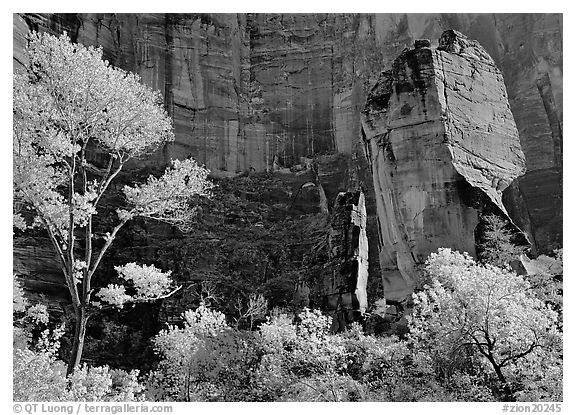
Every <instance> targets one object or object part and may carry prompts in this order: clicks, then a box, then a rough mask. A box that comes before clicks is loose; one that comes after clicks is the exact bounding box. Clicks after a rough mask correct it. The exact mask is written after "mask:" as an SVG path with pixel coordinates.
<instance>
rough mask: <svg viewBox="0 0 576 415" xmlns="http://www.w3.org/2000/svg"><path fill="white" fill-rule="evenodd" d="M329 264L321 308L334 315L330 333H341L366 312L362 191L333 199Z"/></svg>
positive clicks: (364, 216)
mask: <svg viewBox="0 0 576 415" xmlns="http://www.w3.org/2000/svg"><path fill="white" fill-rule="evenodd" d="M328 258H329V260H328V262H327V263H326V264H325V266H324V269H323V272H322V281H321V288H320V295H321V296H322V298H323V302H324V304H323V308H324V309H326V310H328V311H330V312H333V313H334V314H333V315H334V320H333V324H332V329H333V330H335V331H336V330H342V329H344V328H345V327H346V325H347V324H348V323H350V322H352V321H355V320H358V318H359V315H361V314H363V313H364V311H366V307H367V295H366V284H367V281H368V237H367V235H366V205H365V199H364V193H362V191H355V192H342V193H340V194H338V196H337V197H336V201H335V203H334V209H333V211H332V216H331V220H330V233H329V236H328Z"/></svg>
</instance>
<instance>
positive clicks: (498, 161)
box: [362, 30, 525, 300]
mask: <svg viewBox="0 0 576 415" xmlns="http://www.w3.org/2000/svg"><path fill="white" fill-rule="evenodd" d="M415 46H416V47H415V48H414V49H406V50H404V52H402V54H401V55H400V56H399V57H398V58H397V59H396V60H395V61H394V64H393V65H392V69H391V70H390V71H387V72H384V73H383V74H382V76H381V78H380V80H379V81H378V83H376V85H375V86H374V88H373V89H372V91H371V92H370V94H369V96H368V101H367V106H366V109H365V111H364V113H363V122H362V125H363V136H364V137H365V143H366V150H367V156H368V158H369V159H370V164H371V167H372V173H373V180H374V190H375V193H376V204H377V207H378V217H379V227H380V238H381V240H380V266H381V270H382V275H383V281H384V293H385V296H386V298H387V299H392V300H399V299H402V298H404V297H406V296H407V295H409V294H410V293H411V292H412V290H413V287H414V284H415V282H416V280H417V277H418V267H419V266H420V265H421V264H423V262H424V261H425V259H426V258H427V256H428V255H429V254H430V253H431V252H433V251H435V250H436V249H437V248H440V247H450V248H454V249H457V250H459V251H466V252H468V253H470V254H471V255H473V256H474V255H475V251H476V249H475V230H476V227H477V225H478V223H479V215H480V214H481V213H483V212H484V211H486V210H490V211H492V210H497V211H498V212H500V213H501V214H502V215H504V216H506V217H507V211H506V208H505V207H504V205H503V203H502V192H503V191H504V189H506V188H507V187H508V185H509V184H510V183H511V182H512V181H513V180H514V179H516V178H517V177H518V176H520V175H522V174H523V173H524V171H525V168H524V164H525V161H524V154H523V153H522V149H521V146H520V140H519V137H518V132H517V130H516V125H515V123H514V118H513V117H512V113H511V111H510V106H509V104H508V99H507V94H506V89H505V86H504V81H503V78H502V75H501V73H500V71H499V70H498V68H497V67H496V65H495V64H494V61H493V60H492V58H491V57H490V56H489V55H488V53H487V52H486V51H485V50H484V49H483V48H482V47H481V46H480V45H479V44H478V42H476V41H472V40H469V39H467V38H466V37H465V36H464V35H462V34H461V33H459V32H456V31H453V30H449V31H446V32H444V33H443V34H442V37H441V38H440V40H439V46H438V48H437V49H432V48H431V47H430V42H429V41H417V42H415Z"/></svg>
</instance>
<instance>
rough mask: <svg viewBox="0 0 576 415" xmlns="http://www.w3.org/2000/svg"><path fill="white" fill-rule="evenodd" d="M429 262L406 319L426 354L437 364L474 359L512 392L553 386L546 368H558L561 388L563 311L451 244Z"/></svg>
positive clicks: (506, 393) (513, 276) (520, 281)
mask: <svg viewBox="0 0 576 415" xmlns="http://www.w3.org/2000/svg"><path fill="white" fill-rule="evenodd" d="M426 269H427V271H428V273H429V275H430V279H431V282H430V283H429V284H428V285H426V286H425V288H424V290H423V291H422V292H420V293H417V294H414V303H415V305H414V312H413V315H412V316H411V318H410V323H409V327H410V336H411V338H412V340H413V342H414V344H415V345H416V346H417V347H418V348H420V349H422V350H423V351H424V354H425V355H428V356H429V357H430V358H431V359H432V360H433V361H435V362H436V364H437V365H440V366H445V365H449V364H451V363H452V362H455V361H456V362H458V361H466V360H467V361H468V362H470V359H472V361H473V362H476V363H477V364H479V367H480V368H482V367H485V368H487V369H488V373H489V372H491V373H493V374H495V375H496V377H497V382H498V383H499V384H500V388H501V390H502V391H503V392H504V396H505V397H506V398H508V399H513V393H514V392H517V391H519V390H521V389H523V388H524V387H525V386H526V385H527V384H531V385H532V384H535V383H539V384H542V385H544V386H545V387H547V388H550V384H548V385H546V384H547V383H550V382H545V381H544V380H543V379H544V378H545V372H548V373H555V374H558V373H560V384H558V383H556V384H554V386H552V389H554V388H556V393H561V389H562V387H561V365H562V362H561V345H562V339H561V333H559V332H558V330H557V328H556V320H557V318H558V316H557V314H556V313H555V312H554V311H552V310H551V309H550V308H549V307H547V306H546V305H545V304H544V303H543V302H542V301H541V300H539V299H538V298H536V295H535V294H534V293H532V292H531V290H530V286H529V284H528V283H527V282H526V281H525V280H524V279H523V278H522V277H520V276H518V275H516V274H515V273H513V272H509V271H505V270H502V269H500V268H497V267H494V266H491V265H480V264H476V263H475V262H474V260H473V259H472V258H470V256H468V255H467V254H460V253H458V252H452V251H451V250H450V249H440V250H439V251H438V253H434V254H431V255H430V258H429V259H428V262H427V265H426ZM558 351H560V353H558ZM554 376H556V375H554ZM556 381H558V377H556ZM514 385H515V386H514ZM513 386H514V387H513ZM549 398H550V397H549Z"/></svg>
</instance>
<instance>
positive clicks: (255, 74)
mask: <svg viewBox="0 0 576 415" xmlns="http://www.w3.org/2000/svg"><path fill="white" fill-rule="evenodd" d="M446 29H456V30H459V31H461V32H463V33H465V34H467V35H468V37H469V38H473V39H477V40H478V41H479V43H480V44H481V45H482V46H483V47H484V49H485V50H486V51H487V52H488V53H489V55H490V56H492V58H493V59H494V62H495V64H496V66H497V67H498V68H500V70H501V71H502V75H503V79H504V83H505V85H506V89H507V92H508V97H509V100H510V107H511V110H512V114H513V116H514V119H515V120H516V124H517V126H518V132H519V137H520V143H521V147H522V150H523V152H524V154H525V158H526V173H525V174H524V175H523V176H521V177H520V178H519V179H516V180H514V181H513V182H512V183H511V184H510V186H508V188H507V190H506V191H505V192H504V195H503V196H504V197H503V200H504V205H505V207H506V209H507V210H508V212H509V214H510V216H511V217H512V219H513V220H514V222H515V223H517V224H518V225H519V226H520V227H521V228H522V229H523V230H525V231H526V232H527V233H528V236H529V237H530V239H531V240H532V241H533V242H534V246H535V247H536V248H537V249H538V250H540V251H541V252H549V251H550V250H551V249H553V248H555V247H558V246H560V245H561V242H562V187H561V186H562V180H561V178H562V145H561V143H562V110H563V108H562V15H558V14H551V15H536V14H512V15H505V14H375V15H374V14H294V15H286V14H187V15H179V14H31V13H28V14H15V15H14V31H13V33H14V68H15V69H18V68H19V67H20V66H21V65H22V63H23V60H24V55H23V53H22V51H23V49H24V45H25V35H26V33H27V32H28V31H29V30H40V31H49V32H52V33H61V32H63V31H67V32H68V34H69V36H70V37H71V39H72V40H73V41H77V42H80V43H83V44H86V45H101V46H102V47H103V51H104V56H105V58H106V59H108V60H109V61H110V62H111V63H112V64H113V65H116V66H119V67H122V68H123V69H126V70H130V71H134V72H137V73H139V74H140V76H141V77H142V79H143V81H144V82H145V83H147V84H149V85H151V86H152V87H154V88H156V89H159V90H160V91H162V93H163V95H164V101H165V106H166V108H167V110H168V111H169V113H170V114H171V115H172V117H173V119H174V127H175V133H176V141H175V142H174V143H172V144H170V145H168V146H166V147H165V148H163V149H162V150H160V151H158V152H157V153H156V154H155V155H154V156H153V157H152V158H149V159H146V160H141V161H138V164H136V163H134V164H133V166H132V167H134V168H136V167H142V166H149V165H150V166H151V167H154V166H155V167H158V166H163V165H165V164H166V163H167V161H168V160H169V159H170V158H185V157H188V156H192V157H194V158H195V159H197V160H198V161H199V162H201V163H204V164H206V166H207V167H209V168H210V169H211V170H212V171H213V174H214V175H215V176H220V177H222V176H233V175H236V174H238V173H240V172H252V171H255V172H261V171H270V172H274V171H279V172H285V173H286V172H290V171H292V174H294V175H296V176H295V177H296V178H297V177H299V176H297V174H298V173H297V172H299V171H302V169H304V170H305V169H306V168H307V166H310V165H311V164H312V162H313V163H315V165H316V177H317V180H319V181H320V183H321V185H322V188H323V189H324V190H325V194H326V198H327V200H328V201H329V204H330V205H331V204H332V201H334V200H335V199H336V196H337V195H338V193H339V192H342V191H348V190H357V189H360V188H361V189H363V190H364V194H365V196H366V213H367V226H366V229H367V236H368V241H369V245H370V250H369V264H370V271H369V272H370V275H371V278H375V277H376V276H377V275H378V274H379V273H380V270H379V266H378V264H379V259H378V252H381V250H380V244H381V241H379V237H378V229H379V227H380V225H378V214H377V207H376V206H377V205H376V193H375V192H374V185H373V183H372V175H371V173H370V170H369V167H368V163H367V161H366V159H365V157H364V148H363V144H362V138H361V117H360V114H361V110H362V109H363V108H364V104H365V102H366V99H367V96H368V93H369V91H370V89H371V88H372V86H373V85H374V83H375V82H376V81H377V79H378V77H379V74H380V72H382V71H383V70H390V69H392V62H393V61H394V59H395V58H396V57H397V56H398V55H400V53H401V52H402V50H403V49H404V48H405V47H409V46H411V45H412V44H413V42H414V40H415V39H419V38H429V39H432V42H433V44H432V46H436V39H438V38H439V36H440V34H441V33H442V32H443V31H444V30H446ZM464 82H465V80H464ZM302 184H303V183H302ZM380 220H382V218H381V219H380Z"/></svg>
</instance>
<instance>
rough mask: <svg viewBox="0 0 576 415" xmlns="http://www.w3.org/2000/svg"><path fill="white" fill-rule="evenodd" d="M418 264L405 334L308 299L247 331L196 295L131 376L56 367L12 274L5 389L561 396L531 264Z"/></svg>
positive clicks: (186, 394) (273, 396)
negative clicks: (340, 323) (382, 330)
mask: <svg viewBox="0 0 576 415" xmlns="http://www.w3.org/2000/svg"><path fill="white" fill-rule="evenodd" d="M560 255H561V254H560ZM558 258H560V256H559V257H558ZM558 258H557V259H555V260H553V261H552V260H547V259H545V258H539V259H538V260H537V262H535V263H533V264H532V266H533V269H539V270H540V271H541V273H540V276H542V275H544V274H545V272H544V271H545V270H548V271H547V272H550V273H554V274H555V275H557V274H558V272H560V273H561V262H559V259H558ZM527 264H529V263H527ZM559 264H560V265H559ZM548 265H550V266H548ZM529 268H530V267H529ZM542 270H544V271H542ZM426 271H427V280H426V281H425V284H424V288H423V289H422V291H420V292H418V293H416V294H415V295H414V310H413V313H412V316H411V317H410V319H409V324H408V329H409V333H408V335H407V336H406V337H405V338H402V339H400V338H398V337H395V336H373V335H367V334H365V333H364V332H363V330H362V327H361V326H360V325H358V324H353V325H352V326H351V327H350V328H349V330H347V331H345V332H343V333H332V332H330V320H329V318H328V317H326V316H324V315H323V314H322V313H321V312H320V311H318V310H309V309H303V310H302V311H300V312H299V313H297V314H296V315H295V314H293V313H291V314H288V313H283V312H281V311H277V310H276V311H273V312H272V313H271V315H269V316H268V317H267V320H266V322H264V323H262V324H260V325H259V327H258V328H257V329H256V330H239V329H238V326H237V325H236V326H235V327H233V326H231V325H229V324H228V323H227V319H226V316H225V315H224V314H223V313H222V312H220V311H217V310H215V309H211V308H210V307H207V306H206V305H204V304H201V306H200V307H198V308H197V309H196V310H188V311H186V312H185V313H184V315H183V319H184V324H183V326H182V327H176V326H171V327H168V328H166V329H165V330H162V331H161V332H160V333H159V334H158V335H157V336H156V337H155V338H154V339H153V344H154V348H155V352H156V353H157V355H158V358H159V362H158V364H157V365H156V367H155V368H154V370H152V371H151V372H150V373H148V374H146V375H144V376H141V377H140V380H139V379H138V371H132V372H125V371H121V370H113V369H110V368H108V367H106V366H104V367H89V366H86V365H84V366H82V367H81V368H79V369H78V370H77V371H75V372H74V374H73V375H71V376H69V377H66V375H65V365H64V363H63V362H62V361H59V360H58V359H57V351H58V348H59V344H58V339H59V337H60V336H61V334H62V331H61V330H60V329H56V330H54V331H53V332H52V333H50V332H49V331H48V330H47V329H45V330H43V331H42V330H40V329H41V328H42V327H45V326H46V323H47V318H46V317H47V316H46V315H45V314H44V312H43V311H42V310H41V307H38V306H30V305H29V304H28V303H27V301H26V300H25V298H24V297H23V296H22V295H21V290H20V288H19V286H18V285H17V284H15V293H16V295H15V300H14V310H15V316H16V318H15V326H16V328H17V333H19V335H18V336H16V338H17V339H19V340H18V341H16V342H15V349H16V350H15V354H14V382H15V383H14V399H15V400H27V401H30V400H48V399H49V400H138V399H147V400H164V401H379V400H381V401H434V400H441V401H495V400H528V401H539V400H546V401H551V400H561V399H562V333H561V325H560V324H559V322H558V312H557V311H558V303H557V302H556V303H554V302H551V301H546V299H545V298H543V296H544V297H545V296H546V295H545V293H544V294H543V293H542V291H541V290H538V289H537V290H535V289H533V288H532V287H531V286H530V284H529V282H528V281H529V280H531V279H532V278H533V274H530V275H528V276H527V277H522V276H519V275H516V274H515V273H513V272H512V271H510V270H506V269H501V268H498V267H495V266H492V265H485V264H479V263H476V262H475V261H474V260H472V259H471V258H470V257H469V256H468V255H466V254H460V253H458V252H453V251H451V250H449V249H441V250H439V251H438V253H435V254H432V255H431V256H430V258H429V259H428V261H427V264H426ZM559 304H561V302H560V303H559ZM560 311H561V309H560ZM34 333H36V334H34ZM38 333H40V334H38ZM22 334H24V335H22ZM139 381H140V382H139Z"/></svg>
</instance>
